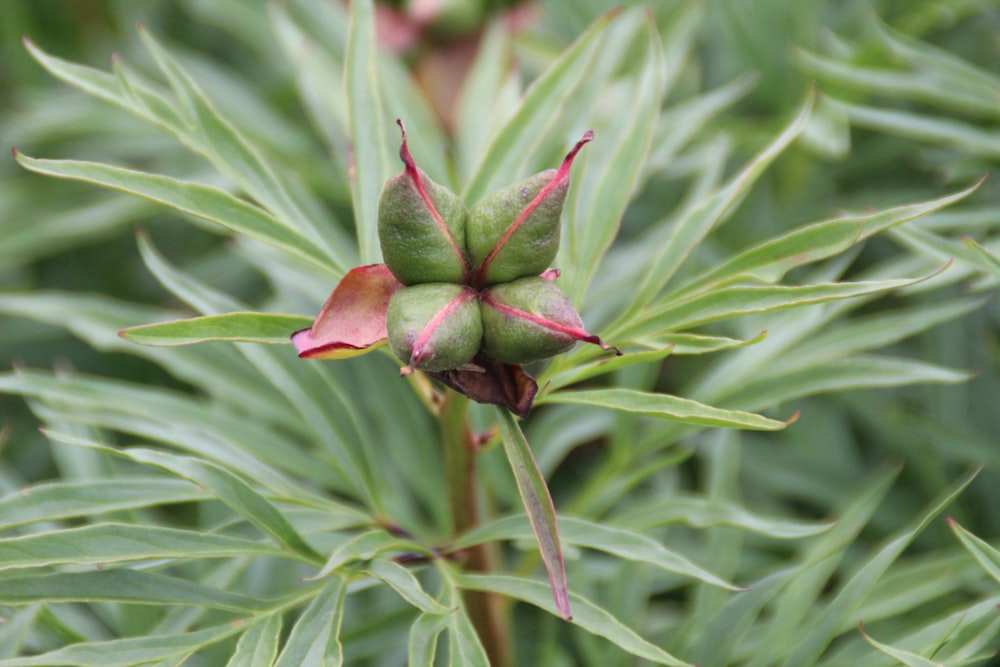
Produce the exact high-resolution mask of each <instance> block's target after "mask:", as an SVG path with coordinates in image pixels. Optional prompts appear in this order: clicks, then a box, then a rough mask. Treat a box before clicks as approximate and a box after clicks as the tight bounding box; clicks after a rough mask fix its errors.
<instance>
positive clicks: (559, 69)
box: [462, 9, 620, 204]
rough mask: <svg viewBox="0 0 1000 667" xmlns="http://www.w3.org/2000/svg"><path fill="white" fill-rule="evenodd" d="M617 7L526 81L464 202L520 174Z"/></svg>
mask: <svg viewBox="0 0 1000 667" xmlns="http://www.w3.org/2000/svg"><path fill="white" fill-rule="evenodd" d="M619 12H620V9H616V10H612V11H610V12H608V13H606V14H604V15H603V16H602V17H601V18H599V19H598V20H597V21H595V22H594V23H593V25H591V26H590V28H588V29H587V31H586V32H584V33H583V34H582V35H580V37H579V38H578V39H577V40H576V41H575V42H574V43H573V45H572V46H570V47H569V48H568V49H566V51H564V52H563V53H562V55H561V56H560V57H559V59H558V60H557V61H556V62H555V63H553V64H552V65H551V66H550V67H549V68H548V69H547V70H546V71H545V73H543V74H542V75H541V76H540V77H538V78H537V79H535V81H534V82H533V83H532V84H531V87H530V88H529V89H528V90H527V92H526V94H525V96H524V99H523V100H522V101H521V105H520V106H519V107H518V109H517V112H516V113H515V114H514V115H513V116H512V117H511V118H509V119H508V120H507V122H506V123H504V125H503V127H501V128H500V129H499V130H497V132H496V133H495V134H494V136H493V138H492V140H491V142H490V145H489V147H488V149H487V150H485V151H483V152H482V153H480V161H479V163H478V165H477V168H476V171H475V173H474V174H473V176H472V177H471V178H470V180H469V182H468V183H466V185H465V189H464V191H463V192H462V199H463V200H464V201H465V203H466V204H474V203H476V202H478V201H480V200H481V199H483V198H484V197H485V196H486V195H488V194H489V193H490V192H492V191H494V190H497V189H499V188H500V187H502V186H503V185H505V184H507V183H510V182H512V181H514V180H516V179H517V177H518V176H519V175H520V176H523V175H524V174H518V173H517V172H518V169H519V168H520V165H521V164H522V163H523V162H524V161H525V156H527V155H530V154H532V152H533V150H537V148H538V146H539V137H545V136H547V135H548V134H549V130H550V128H551V127H552V125H553V122H554V121H555V120H556V119H557V118H558V116H559V113H558V112H559V111H560V110H561V109H562V108H563V107H565V105H566V104H567V102H568V100H569V98H570V94H571V93H572V91H573V89H574V88H575V87H576V85H577V83H578V82H579V81H580V79H581V78H583V77H584V76H585V75H586V74H587V70H588V68H589V66H590V64H591V62H592V61H593V58H594V57H595V56H596V54H597V49H596V48H594V46H595V45H594V42H595V41H597V39H598V37H600V36H601V35H603V34H604V33H605V31H606V30H607V29H608V25H609V23H610V22H611V21H612V19H614V17H615V16H616V15H617V14H618V13H619Z"/></svg>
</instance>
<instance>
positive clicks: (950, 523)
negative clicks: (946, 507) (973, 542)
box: [944, 516, 958, 528]
mask: <svg viewBox="0 0 1000 667" xmlns="http://www.w3.org/2000/svg"><path fill="white" fill-rule="evenodd" d="M944 520H945V521H947V522H948V526H950V527H951V528H956V527H957V526H958V522H957V521H955V519H954V518H953V517H951V516H946V517H945V518H944Z"/></svg>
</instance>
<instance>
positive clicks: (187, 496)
mask: <svg viewBox="0 0 1000 667" xmlns="http://www.w3.org/2000/svg"><path fill="white" fill-rule="evenodd" d="M209 497H210V496H209V495H208V494H206V493H205V492H204V491H202V490H201V489H199V488H198V487H197V486H195V485H194V484H191V483H190V482H187V481H185V480H179V479H169V478H165V477H142V476H139V475H135V476H130V477H121V478H103V479H101V478H99V479H93V480H81V481H78V482H74V481H65V482H50V483H44V484H34V485H32V486H27V487H25V488H23V489H21V490H20V491H17V492H15V493H12V494H10V495H8V496H6V497H4V498H2V499H0V530H7V529H10V528H16V527H18V526H24V525H27V524H31V523H37V522H39V521H57V520H59V519H68V518H70V517H78V516H95V515H98V514H107V513H109V512H118V511H121V510H129V509H137V508H140V507H151V506H155V505H170V504H174V503H188V502H195V501H198V500H205V499H207V498H209Z"/></svg>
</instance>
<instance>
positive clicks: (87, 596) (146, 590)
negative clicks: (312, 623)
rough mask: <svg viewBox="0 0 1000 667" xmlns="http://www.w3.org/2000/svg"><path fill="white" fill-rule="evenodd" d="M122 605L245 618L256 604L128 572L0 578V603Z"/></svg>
mask: <svg viewBox="0 0 1000 667" xmlns="http://www.w3.org/2000/svg"><path fill="white" fill-rule="evenodd" d="M96 601H101V602H122V603H130V604H150V605H196V606H199V607H208V608H210V609H223V610H226V611H233V612H237V613H241V614H248V613H250V612H251V611H253V610H254V609H256V608H257V607H258V606H259V602H260V601H259V600H258V599H256V598H250V597H246V596H244V595H239V594H236V593H230V592H227V591H221V590H216V589H213V588H209V587H208V586H202V585H200V584H195V583H192V582H190V581H185V580H184V579H178V578H177V577H168V576H164V575H162V574H156V573H154V572H142V571H137V570H128V569H113V570H96V571H90V572H59V573H56V574H40V575H24V574H20V573H18V574H17V575H16V576H5V577H0V604H5V605H22V604H29V603H34V602H96Z"/></svg>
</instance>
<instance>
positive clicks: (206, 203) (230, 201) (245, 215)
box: [16, 152, 337, 275]
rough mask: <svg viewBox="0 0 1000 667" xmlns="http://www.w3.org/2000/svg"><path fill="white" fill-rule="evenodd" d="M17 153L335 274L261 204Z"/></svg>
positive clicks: (47, 170)
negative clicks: (247, 238)
mask: <svg viewBox="0 0 1000 667" xmlns="http://www.w3.org/2000/svg"><path fill="white" fill-rule="evenodd" d="M16 157H17V161H18V162H19V163H20V164H21V166H23V167H24V168H25V169H28V170H30V171H34V172H36V173H39V174H45V175H47V176H55V177H57V178H67V179H71V180H77V181H84V182H87V183H94V184H95V185H100V186H103V187H106V188H111V189H112V190H119V191H121V192H127V193H129V194H133V195H136V196H138V197H142V198H144V199H149V200H151V201H155V202H157V203H160V204H163V205H165V206H169V207H171V208H174V209H176V210H178V211H181V212H182V213H187V214H189V215H193V216H195V217H196V218H201V219H203V220H207V221H209V222H212V223H215V224H217V225H220V226H222V227H224V228H226V229H228V230H230V231H232V232H235V233H237V234H243V235H245V236H247V237H249V238H252V239H256V240H258V241H261V242H263V243H266V244H268V245H271V246H274V247H276V248H280V249H282V250H285V251H286V252H289V253H291V254H293V255H295V256H296V257H299V258H300V259H304V260H306V261H308V262H310V263H312V264H314V265H315V266H317V267H319V268H321V269H323V270H325V271H326V272H328V273H331V274H334V275H336V273H337V268H336V266H334V265H333V264H331V262H330V260H329V258H328V257H327V256H326V254H325V253H323V252H322V251H320V250H319V249H318V248H317V247H316V245H315V244H314V243H313V242H312V241H309V240H308V239H306V238H305V237H303V236H301V235H300V234H299V233H298V232H295V231H294V230H292V229H289V228H287V227H285V226H284V225H282V224H281V223H280V222H278V220H276V219H275V218H274V217H273V216H271V215H270V214H269V213H267V212H266V211H264V210H263V209H260V208H258V207H256V206H254V205H253V204H249V203H247V202H245V201H243V200H242V199H237V198H236V197H234V196H232V195H231V194H229V193H228V192H225V191H223V190H220V189H218V188H215V187H211V186H208V185H202V184H200V183H193V182H190V181H181V180H178V179H175V178H170V177H167V176H160V175H158V174H148V173H145V172H141V171H135V170H132V169H124V168H122V167H113V166H111V165H107V164H101V163H98V162H82V161H77V160H38V159H35V158H31V157H28V156H27V155H24V154H23V153H20V152H17V153H16Z"/></svg>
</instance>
